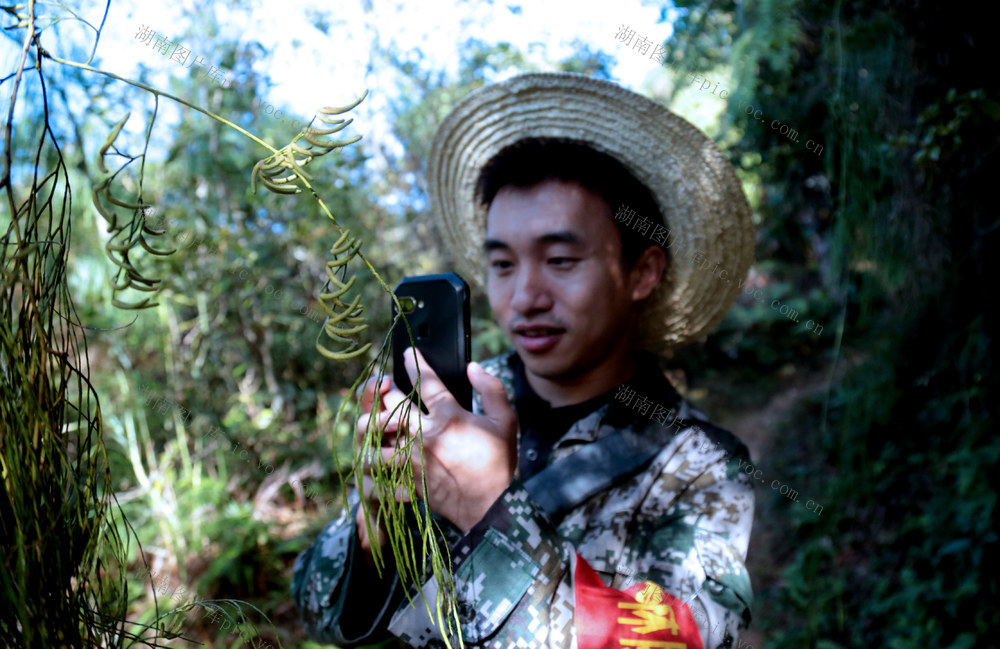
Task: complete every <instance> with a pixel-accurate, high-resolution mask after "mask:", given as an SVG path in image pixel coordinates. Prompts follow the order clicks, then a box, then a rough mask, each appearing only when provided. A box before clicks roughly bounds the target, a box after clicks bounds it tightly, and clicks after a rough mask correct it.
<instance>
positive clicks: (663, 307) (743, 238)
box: [427, 73, 754, 351]
mask: <svg viewBox="0 0 1000 649" xmlns="http://www.w3.org/2000/svg"><path fill="white" fill-rule="evenodd" d="M540 137H555V138H565V139H570V140H575V141H579V142H582V143H585V144H587V145H589V146H591V147H592V148H594V149H596V150H597V151H600V152H602V153H605V154H607V155H610V156H612V157H614V158H615V159H616V160H618V161H619V162H620V163H621V164H622V165H624V166H625V168H626V169H628V170H629V171H630V172H631V173H632V174H633V175H634V176H635V177H636V179H638V180H639V181H640V182H642V183H643V184H644V185H646V187H648V188H649V190H650V192H651V193H652V194H653V196H654V197H655V199H656V201H657V203H658V204H659V207H660V210H661V211H662V212H663V214H664V216H665V217H666V219H667V224H666V225H667V227H668V228H669V229H670V231H671V236H670V238H669V240H668V245H669V251H670V253H671V264H670V266H669V268H668V271H667V273H666V277H665V278H664V279H663V280H662V281H661V282H660V284H659V285H658V287H657V288H656V290H655V291H654V293H653V295H651V296H650V298H649V299H647V300H646V302H645V304H644V305H643V308H642V310H641V312H640V318H639V324H638V331H637V336H636V340H635V341H634V346H635V347H639V348H644V349H649V350H652V351H663V350H666V349H670V348H675V347H679V346H681V345H684V344H686V343H689V342H692V341H695V340H698V339H700V338H702V337H704V336H705V335H706V334H707V333H708V332H709V331H710V330H711V329H712V328H713V327H715V325H717V324H718V323H719V322H720V321H721V320H722V319H723V318H724V317H725V315H726V312H727V311H728V310H729V308H730V307H731V306H732V305H733V303H734V302H735V301H736V298H737V297H738V295H739V288H738V286H737V284H736V281H737V280H738V279H740V278H743V277H746V274H747V271H748V270H749V268H750V265H751V264H752V263H753V253H754V231H753V224H752V222H751V219H750V206H749V205H748V204H747V200H746V197H745V196H744V195H743V190H742V188H741V187H740V183H739V180H738V179H737V177H736V174H735V172H734V171H733V168H732V166H731V165H730V164H729V162H728V161H727V160H726V159H725V157H724V156H723V155H722V153H721V152H720V151H719V149H718V148H717V147H716V146H715V143H714V142H712V140H710V139H709V138H708V137H707V136H706V135H704V134H703V133H702V132H701V131H699V130H698V129H697V128H695V127H694V126H693V125H692V124H690V123H689V122H687V121H685V120H684V119H682V118H681V117H678V116H677V115H675V114H674V113H672V112H670V111H669V110H667V109H666V108H665V107H663V106H662V105H660V104H658V103H656V102H655V101H652V100H651V99H648V98H646V97H643V96H642V95H638V94H636V93H634V92H631V91H629V90H625V89H623V88H621V87H619V86H617V85H615V84H613V83H609V82H606V81H601V80H599V79H592V78H590V77H587V76H584V75H580V74H570V73H532V74H524V75H520V76H517V77H514V78H512V79H509V80H507V81H505V82H503V83H498V84H495V85H490V86H485V87H483V88H480V89H478V90H476V91H475V92H472V93H470V94H469V95H468V96H467V97H465V98H464V99H463V100H462V101H461V102H460V103H459V104H458V105H457V106H456V107H455V109H454V110H453V111H452V112H451V113H450V114H449V115H448V117H446V118H445V120H444V122H442V124H441V126H440V127H439V128H438V131H437V134H436V135H435V138H434V143H433V146H432V147H431V153H430V159H429V161H428V173H427V176H428V189H429V193H430V199H431V209H432V213H433V214H434V216H435V218H436V219H437V222H438V227H439V230H440V233H441V236H442V238H443V240H444V242H445V245H446V246H448V248H449V249H450V250H451V252H452V254H453V255H454V258H455V261H456V263H457V264H458V266H459V271H460V273H461V274H462V275H463V276H464V277H466V278H468V279H469V281H470V282H472V283H474V284H477V285H478V286H479V287H485V286H486V273H487V264H486V260H485V255H484V254H483V248H482V245H483V240H484V238H485V234H486V210H485V209H484V208H483V207H482V206H481V205H480V203H479V201H478V200H477V198H476V195H475V187H476V181H477V180H478V178H479V175H480V172H481V171H482V169H483V167H484V166H485V165H486V163H487V162H489V160H490V159H491V158H492V157H493V156H495V155H496V154H497V153H499V152H500V150H501V149H503V148H504V147H506V146H509V145H511V144H513V143H515V142H517V141H518V140H523V139H527V138H540ZM610 207H611V209H612V211H615V210H617V209H618V207H619V206H617V205H612V206H610ZM643 216H646V215H643ZM696 259H697V260H698V261H700V262H701V264H702V266H704V264H705V262H706V260H707V261H710V262H711V264H712V265H711V266H709V267H708V269H704V268H702V267H698V266H697V265H696V261H695V260H696ZM715 264H719V267H720V268H724V269H726V270H728V271H729V273H732V275H731V276H730V280H731V281H726V280H722V279H720V278H719V277H717V276H716V275H714V274H713V273H712V269H713V268H714V267H715ZM595 300H597V298H595ZM595 306H599V302H597V301H595Z"/></svg>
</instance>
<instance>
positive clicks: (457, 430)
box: [358, 347, 517, 542]
mask: <svg viewBox="0 0 1000 649" xmlns="http://www.w3.org/2000/svg"><path fill="white" fill-rule="evenodd" d="M414 351H416V353H417V355H418V360H419V363H420V383H421V386H420V388H421V389H420V393H421V398H422V401H423V403H424V405H425V406H426V408H427V411H428V414H426V415H425V414H423V413H421V412H420V409H419V408H418V407H417V406H416V405H413V406H412V407H411V408H410V412H409V417H406V418H404V417H402V414H401V409H400V410H396V412H393V410H394V408H395V406H396V404H398V403H400V402H401V401H403V400H404V399H405V396H404V395H403V393H402V392H400V391H399V390H397V389H395V388H393V389H391V390H389V391H388V392H387V393H384V397H383V399H382V402H383V403H384V404H385V406H386V408H384V409H382V410H381V411H380V412H378V413H372V414H371V415H370V416H371V417H376V418H377V421H376V425H378V426H381V427H383V428H384V431H385V435H386V436H387V437H388V436H389V435H415V434H416V432H417V430H418V426H421V428H422V431H423V441H424V448H423V464H421V457H420V455H421V454H420V450H419V449H416V448H415V449H413V451H412V452H411V453H410V456H411V457H410V464H411V465H412V466H413V473H414V480H415V481H416V485H417V495H418V496H419V497H421V498H423V499H424V501H425V502H426V503H427V504H428V506H429V507H430V508H431V510H432V511H434V512H436V513H437V514H439V515H441V516H443V517H445V518H447V519H448V520H449V521H451V522H452V523H454V524H455V525H456V526H457V527H458V528H459V529H460V530H462V531H463V532H468V531H469V530H470V529H472V527H473V526H474V525H475V524H476V523H478V522H479V520H480V519H482V517H483V515H485V514H486V512H487V510H488V509H489V508H490V506H491V505H492V504H493V503H494V501H496V499H497V498H499V497H500V495H501V494H502V493H503V492H504V490H505V489H506V488H507V486H508V485H509V484H510V481H511V479H512V478H513V477H514V469H515V468H516V466H517V416H516V414H515V413H514V410H513V408H511V406H510V404H509V403H508V401H507V394H506V392H504V389H503V383H501V382H500V380H499V379H497V378H495V377H493V376H491V375H489V374H488V373H487V372H486V371H485V370H483V368H482V367H480V366H479V365H478V364H477V363H470V364H469V367H468V376H469V382H470V383H472V387H473V389H475V390H476V392H478V393H479V394H480V396H481V397H482V403H483V412H484V414H483V415H474V414H472V413H471V412H469V411H467V410H464V409H463V408H462V407H461V406H460V405H459V404H458V402H457V401H455V398H454V397H453V396H452V395H451V393H450V392H448V388H446V387H445V385H444V383H442V382H441V380H440V379H439V378H438V376H437V375H436V374H435V373H434V371H433V370H432V369H431V368H430V366H429V365H428V364H427V362H426V361H425V360H424V357H423V355H421V354H420V352H419V350H414V348H412V347H411V348H408V349H407V350H406V352H405V353H404V358H405V359H406V372H407V374H409V376H410V380H411V381H412V382H413V383H414V385H415V384H416V381H417V371H416V364H415V362H414ZM381 389H382V388H380V390H381ZM372 395H373V396H374V390H372ZM369 410H370V405H369ZM367 423H368V421H367V417H364V416H363V417H362V418H361V419H359V420H358V428H359V431H360V430H363V429H364V427H366V426H367ZM378 451H379V454H380V456H381V460H382V461H383V462H385V463H390V462H399V461H400V459H399V458H398V457H395V455H396V450H395V449H394V448H393V447H391V446H384V447H382V448H381V449H378ZM377 457H378V456H377ZM367 473H370V471H369V469H368V467H366V474H367ZM424 478H426V481H427V493H424V491H423V479H424ZM399 497H401V494H397V498H399ZM379 540H380V542H384V539H382V538H380V539H379ZM363 541H364V540H363Z"/></svg>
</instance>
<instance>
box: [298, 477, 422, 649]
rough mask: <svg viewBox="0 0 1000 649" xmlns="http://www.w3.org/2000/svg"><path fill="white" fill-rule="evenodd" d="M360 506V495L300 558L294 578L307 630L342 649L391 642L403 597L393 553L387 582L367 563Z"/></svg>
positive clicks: (300, 612) (356, 495)
mask: <svg viewBox="0 0 1000 649" xmlns="http://www.w3.org/2000/svg"><path fill="white" fill-rule="evenodd" d="M357 508H358V494H357V492H354V493H352V494H351V496H350V498H349V500H348V507H347V508H345V511H344V513H343V514H342V515H341V517H340V518H338V519H337V520H335V521H333V522H331V523H330V524H329V525H327V526H326V528H325V529H324V530H323V531H322V532H321V533H320V535H319V538H318V539H316V542H315V543H313V544H312V546H311V547H309V548H308V549H306V550H305V551H304V552H302V554H300V555H299V556H298V558H296V560H295V568H294V571H293V575H292V596H293V598H294V599H295V605H296V607H297V608H298V610H299V617H300V619H301V621H302V624H303V627H304V628H305V630H306V632H307V633H308V634H309V635H310V636H312V637H313V638H315V639H316V640H318V641H320V642H325V643H333V644H336V645H339V646H342V647H351V646H355V645H358V644H372V643H375V642H379V641H381V640H384V639H387V638H389V637H390V635H389V633H388V631H387V626H388V621H389V616H390V615H391V614H392V612H393V611H395V610H396V608H397V607H398V605H399V603H400V602H401V601H402V597H403V592H402V588H401V587H400V586H399V578H398V577H397V575H396V571H395V568H394V566H393V564H392V556H391V553H387V562H388V563H387V565H386V571H385V572H384V576H383V578H380V577H379V576H378V573H377V571H376V570H375V569H374V568H373V567H370V566H369V565H368V564H367V563H366V562H365V560H364V559H363V551H362V550H361V548H360V545H359V541H358V533H357V529H356V524H355V513H356V512H357Z"/></svg>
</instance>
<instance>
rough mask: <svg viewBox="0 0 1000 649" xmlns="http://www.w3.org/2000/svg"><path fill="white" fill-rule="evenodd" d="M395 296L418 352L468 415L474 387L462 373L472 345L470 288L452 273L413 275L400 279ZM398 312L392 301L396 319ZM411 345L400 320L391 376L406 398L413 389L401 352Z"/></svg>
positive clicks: (396, 331)
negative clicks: (467, 411)
mask: <svg viewBox="0 0 1000 649" xmlns="http://www.w3.org/2000/svg"><path fill="white" fill-rule="evenodd" d="M393 292H394V293H395V294H396V299H398V300H399V303H400V305H401V306H402V307H403V317H405V318H406V322H407V323H409V325H410V331H412V333H413V340H414V342H415V343H416V347H417V349H419V350H420V352H421V353H422V354H423V355H424V359H426V360H427V362H428V363H429V364H430V366H431V368H433V370H434V372H435V373H436V374H437V375H438V377H439V378H440V379H441V381H442V382H443V383H444V384H445V387H447V388H448V390H449V391H450V392H451V394H452V396H454V397H455V400H456V401H458V403H459V404H461V406H462V407H463V408H465V409H466V410H472V384H470V383H469V377H468V375H467V374H466V367H467V366H468V364H469V361H470V360H471V359H470V352H471V346H472V342H471V332H470V326H469V285H468V284H467V283H466V282H465V280H464V279H462V278H461V277H459V276H458V275H457V274H456V273H439V274H436V275H415V276H412V277H404V278H403V280H402V281H400V282H399V284H397V285H396V288H395V289H393ZM397 313H398V311H397V309H396V303H395V302H393V304H392V316H393V318H394V319H395V318H396V315H397ZM410 344H411V343H410V338H409V335H408V334H407V331H406V325H405V324H404V323H403V322H402V321H400V322H399V323H398V324H397V325H396V328H395V329H394V330H393V332H392V366H393V374H392V377H393V382H394V383H395V384H396V387H398V388H399V389H400V390H401V391H402V392H403V393H404V394H406V393H408V392H409V391H410V390H412V389H413V385H412V384H411V383H410V377H409V375H408V374H407V373H406V365H405V363H404V359H403V352H404V351H405V350H406V348H407V347H409V346H410ZM420 371H421V373H422V372H423V368H421V370H420ZM423 410H424V412H426V411H427V409H426V408H423Z"/></svg>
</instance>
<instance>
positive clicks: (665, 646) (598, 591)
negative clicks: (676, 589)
mask: <svg viewBox="0 0 1000 649" xmlns="http://www.w3.org/2000/svg"><path fill="white" fill-rule="evenodd" d="M573 594H574V596H575V598H576V613H575V618H576V643H577V646H578V647H579V649H624V648H625V647H643V648H647V647H649V648H653V647H656V648H662V649H702V644H701V633H700V632H699V631H698V625H697V624H695V621H694V616H692V615H691V609H690V608H688V605H687V604H685V603H684V602H682V601H680V600H679V599H677V598H676V597H674V596H673V595H671V594H670V593H668V592H666V591H665V590H663V587H662V586H660V585H658V584H655V583H653V582H651V581H644V582H642V583H639V584H634V585H632V586H630V587H629V588H627V589H625V590H623V591H622V590H618V589H617V588H610V587H608V586H605V585H604V582H603V581H601V578H600V577H598V576H597V573H596V572H594V569H593V568H591V567H590V564H588V563H587V562H586V561H585V560H584V558H583V557H581V556H580V555H579V554H577V555H576V572H575V574H574V575H573Z"/></svg>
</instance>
